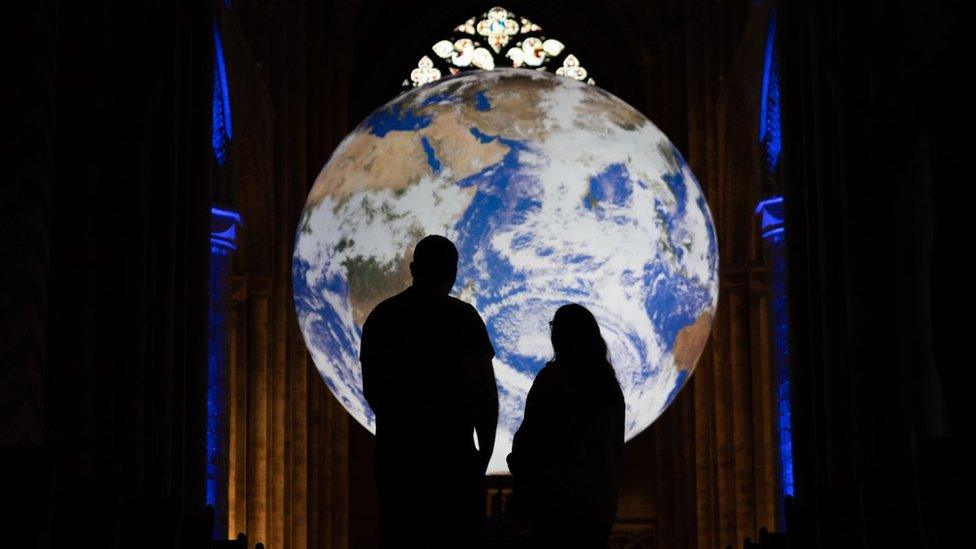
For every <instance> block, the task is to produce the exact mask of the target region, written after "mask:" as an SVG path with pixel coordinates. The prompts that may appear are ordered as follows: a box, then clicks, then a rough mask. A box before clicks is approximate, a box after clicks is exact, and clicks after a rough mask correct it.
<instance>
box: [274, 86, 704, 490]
mask: <svg viewBox="0 0 976 549" xmlns="http://www.w3.org/2000/svg"><path fill="white" fill-rule="evenodd" d="M427 234H441V235H444V236H446V237H448V238H450V239H451V240H452V241H454V242H455V244H456V245H457V248H458V251H459V253H460V262H459V265H458V276H457V283H456V284H455V286H454V289H453V295H455V296H456V297H459V298H461V299H463V300H465V301H467V302H469V303H471V304H472V305H474V306H475V308H476V309H477V310H478V312H479V313H480V314H481V316H482V318H483V319H484V321H485V324H486V326H487V328H488V333H489V336H490V337H491V340H492V343H493V344H494V346H495V350H496V356H495V358H494V369H495V377H496V380H497V383H498V390H499V401H500V411H499V418H498V431H497V440H496V446H495V450H494V455H493V456H492V459H491V462H490V464H489V473H495V474H504V473H506V472H507V466H506V463H505V457H506V456H507V455H508V453H509V451H510V449H511V443H512V435H513V433H514V432H515V430H516V429H517V428H518V426H519V424H520V422H521V420H522V412H523V408H524V405H525V397H526V394H527V392H528V390H529V387H530V386H531V384H532V380H533V378H534V377H535V374H536V373H537V372H538V371H539V370H540V369H541V368H542V367H543V366H544V365H545V362H546V361H547V360H549V359H551V353H552V348H551V345H550V342H549V328H548V321H549V320H550V319H551V318H552V315H553V313H554V312H555V310H556V309H557V308H558V307H559V306H560V305H563V304H565V303H569V302H576V303H580V304H582V305H584V306H585V307H587V308H588V309H590V310H591V311H592V312H593V314H594V315H595V316H596V318H597V319H598V321H599V322H600V326H601V329H602V331H603V335H604V338H605V339H606V340H607V343H608V345H609V348H610V352H611V355H612V362H613V366H614V368H615V370H616V374H617V378H618V380H619V381H620V385H621V387H622V389H623V393H624V396H625V401H626V407H627V413H626V438H627V440H630V439H631V438H633V437H634V436H636V435H637V434H638V433H640V432H641V431H642V430H643V429H645V428H646V427H647V426H649V425H650V424H651V423H652V422H653V421H654V420H655V419H656V418H657V417H658V416H660V415H661V413H662V412H663V411H664V409H665V408H667V406H668V405H669V404H670V403H671V402H673V401H674V399H675V397H676V396H677V394H678V392H679V390H680V389H681V387H682V386H683V385H684V384H685V383H686V382H687V381H688V378H689V376H690V375H691V373H692V371H693V370H694V368H695V364H696V362H697V361H698V358H699V356H700V355H701V353H702V351H703V349H704V347H705V343H706V341H707V338H708V334H709V331H710V327H711V322H712V318H713V315H714V314H715V309H716V306H717V304H718V287H719V284H718V270H717V269H718V248H717V242H716V236H715V229H714V226H713V223H712V218H711V213H710V211H709V209H708V205H707V204H706V202H705V197H704V195H703V194H702V191H701V188H700V187H699V185H698V182H697V181H696V180H695V177H694V175H693V174H692V173H691V170H690V169H689V168H688V165H687V164H686V163H685V161H684V159H683V158H682V157H681V155H680V154H679V152H678V151H677V149H676V148H675V147H674V145H673V144H672V143H671V142H670V141H669V140H668V138H667V137H666V136H665V135H664V134H663V133H662V132H661V131H660V130H659V129H658V128H657V127H655V126H654V124H652V123H651V122H650V121H649V120H648V119H647V118H646V117H644V116H643V115H642V114H641V113H640V112H638V111H637V110H636V109H634V108H633V107H631V106H629V105H628V104H627V103H625V102H624V101H622V100H620V99H618V98H617V97H615V96H613V95H611V94H609V93H607V92H606V91H604V90H602V89H600V88H598V87H597V86H595V85H590V84H586V83H583V82H579V81H576V80H573V79H570V78H564V77H561V76H555V75H552V74H550V73H546V72H539V71H532V70H527V69H500V70H493V71H482V72H473V73H465V74H464V75H461V76H458V77H454V78H447V79H444V80H439V81H436V82H434V83H432V84H429V85H427V86H423V87H420V88H416V89H414V90H411V91H409V92H406V93H403V94H402V95H400V96H398V97H396V98H395V99H393V100H392V101H390V102H389V103H387V104H386V105H384V106H383V107H381V108H380V109H379V110H377V111H375V112H374V113H372V114H371V115H370V116H369V117H367V118H366V119H365V120H364V121H363V122H362V123H361V124H360V125H359V126H358V127H357V128H356V129H355V130H353V131H352V133H350V134H349V135H348V136H347V137H346V138H345V139H344V140H343V141H342V143H340V144H339V146H338V147H337V148H336V150H335V151H334V152H333V154H332V157H331V158H330V159H329V161H328V163H327V164H326V165H325V167H324V168H323V169H322V172H321V173H320V174H319V175H318V178H317V179H316V180H315V183H314V185H313V187H312V189H311V191H310V192H309V195H308V200H307V202H306V205H305V209H304V211H303V213H302V215H301V220H300V223H299V226H298V230H297V238H296V243H295V250H294V256H293V263H292V270H293V286H294V288H293V290H294V301H295V308H296V311H297V314H298V320H299V324H300V326H301V330H302V333H303V335H304V338H305V342H306V344H307V346H308V350H309V351H310V353H311V356H312V359H313V360H314V362H315V365H316V367H317V369H318V371H319V373H320V374H321V376H322V378H323V379H324V381H325V383H326V385H328V387H329V389H330V390H331V391H332V393H333V394H334V395H335V397H336V398H337V399H338V400H339V402H341V403H342V405H343V406H344V407H345V408H346V410H348V411H349V413H350V414H352V416H353V417H354V418H355V419H356V420H357V421H359V423H361V424H362V425H363V426H364V427H366V428H367V429H369V430H371V431H374V430H375V423H374V416H373V412H372V410H370V408H369V405H368V404H367V403H366V400H365V399H364V398H363V392H362V375H361V370H360V364H359V360H358V357H359V343H360V335H361V327H362V324H363V321H364V320H365V319H366V316H367V315H368V314H369V313H370V311H371V310H372V308H373V307H374V306H375V305H376V304H377V303H379V302H380V301H381V300H383V299H385V298H387V297H389V296H392V295H394V294H396V293H397V292H399V291H401V290H403V289H404V288H406V287H407V286H409V285H410V282H411V278H410V271H409V269H408V265H409V262H410V260H411V256H412V251H413V247H414V245H415V244H416V242H417V241H419V239H420V238H422V237H424V236H425V235H427ZM418 451H420V450H419V449H418Z"/></svg>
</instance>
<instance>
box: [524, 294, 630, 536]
mask: <svg viewBox="0 0 976 549" xmlns="http://www.w3.org/2000/svg"><path fill="white" fill-rule="evenodd" d="M549 326H550V328H551V331H552V348H553V351H554V355H555V357H554V358H553V360H552V361H551V362H549V363H548V364H546V366H545V368H543V369H542V371H540V372H539V375H537V376H536V378H535V381H534V382H533V383H532V388H531V389H530V390H529V394H528V397H527V398H526V402H525V417H524V419H523V420H522V425H521V426H520V427H519V429H518V431H517V432H516V433H515V438H514V440H513V442H512V453H511V454H509V455H508V466H509V469H510V470H511V472H512V476H513V480H514V493H513V494H512V496H511V499H510V500H509V501H510V502H511V504H510V506H509V512H510V513H511V514H512V515H513V516H514V517H515V518H517V519H522V520H527V521H529V522H531V524H532V527H531V536H532V537H533V540H534V541H535V542H536V543H537V544H539V545H540V546H543V547H606V545H607V540H608V538H609V536H610V529H611V527H612V526H613V521H614V519H615V518H616V516H617V492H618V489H619V487H620V467H621V453H622V451H623V444H624V397H623V393H622V392H621V390H620V384H619V383H618V382H617V378H616V376H615V375H614V371H613V366H612V365H611V364H610V358H609V353H608V352H607V344H606V342H605V341H604V340H603V337H602V336H601V335H600V326H599V325H598V324H597V322H596V318H594V317H593V314H592V313H590V311H588V310H587V309H586V308H585V307H583V306H582V305H577V304H570V305H564V306H562V307H560V308H559V309H558V310H557V311H556V314H555V316H554V317H553V319H552V322H550V323H549Z"/></svg>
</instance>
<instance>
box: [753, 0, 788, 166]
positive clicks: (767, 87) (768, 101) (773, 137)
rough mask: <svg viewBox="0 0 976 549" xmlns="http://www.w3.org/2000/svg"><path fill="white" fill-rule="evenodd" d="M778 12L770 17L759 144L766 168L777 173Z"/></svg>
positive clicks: (779, 129) (779, 133) (778, 140)
mask: <svg viewBox="0 0 976 549" xmlns="http://www.w3.org/2000/svg"><path fill="white" fill-rule="evenodd" d="M775 42H776V11H775V10H773V12H772V13H771V14H770V16H769V27H768V28H767V29H766V48H765V50H764V58H763V81H762V99H761V104H760V108H759V142H760V143H762V144H763V146H764V147H765V149H766V168H767V169H768V170H769V171H770V172H774V171H776V166H777V165H778V164H779V155H780V152H781V151H782V150H783V143H782V137H781V126H780V112H779V67H778V61H777V59H776V48H775V47H774V45H775Z"/></svg>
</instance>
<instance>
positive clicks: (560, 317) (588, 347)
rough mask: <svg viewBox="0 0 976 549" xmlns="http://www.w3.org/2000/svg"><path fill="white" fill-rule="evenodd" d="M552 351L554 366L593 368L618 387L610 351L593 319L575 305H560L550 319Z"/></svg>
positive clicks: (590, 314)
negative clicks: (604, 374) (608, 377)
mask: <svg viewBox="0 0 976 549" xmlns="http://www.w3.org/2000/svg"><path fill="white" fill-rule="evenodd" d="M551 326H552V337H551V339H552V350H553V353H554V354H555V357H554V359H553V361H554V362H555V363H556V364H565V365H568V366H570V367H577V368H583V369H588V368H594V369H595V371H596V372H600V371H602V372H603V373H606V374H609V376H610V378H612V379H613V382H614V384H616V385H617V386H618V387H619V383H618V382H617V376H616V374H615V372H614V370H613V364H612V363H611V361H610V350H609V349H608V348H607V342H606V341H605V340H604V339H603V335H602V334H601V333H600V325H599V324H597V321H596V317H594V316H593V313H591V312H590V311H589V309H587V308H586V307H584V306H582V305H579V304H577V303H570V304H567V305H563V306H562V307H560V308H559V309H557V310H556V314H555V315H553V317H552V323H551Z"/></svg>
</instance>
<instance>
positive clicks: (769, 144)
mask: <svg viewBox="0 0 976 549" xmlns="http://www.w3.org/2000/svg"><path fill="white" fill-rule="evenodd" d="M775 44H776V11H775V9H773V10H772V12H771V13H770V15H769V26H768V27H767V29H766V47H765V49H764V52H763V53H764V56H763V79H762V98H761V103H760V106H759V143H760V144H761V145H762V146H763V152H764V156H765V161H766V162H765V164H766V169H767V170H768V172H769V174H774V173H775V172H776V169H777V167H778V166H779V159H780V154H781V152H782V150H783V144H782V128H781V125H780V93H779V92H780V90H779V66H778V60H777V57H776V48H775ZM756 214H757V215H760V216H761V217H760V225H761V228H762V236H763V238H764V239H765V240H766V241H767V242H769V248H770V252H771V256H772V320H773V346H774V361H775V367H776V373H777V378H778V379H777V385H776V407H777V416H778V423H777V427H778V432H779V457H780V469H781V472H782V479H781V480H782V489H783V495H784V496H792V495H793V423H792V411H791V402H790V369H789V360H790V349H789V317H788V301H787V296H786V254H785V250H784V237H785V233H784V230H785V229H784V223H783V220H784V204H783V197H782V196H780V195H775V196H771V197H768V198H766V199H764V200H761V201H760V202H759V204H758V205H757V206H756Z"/></svg>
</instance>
